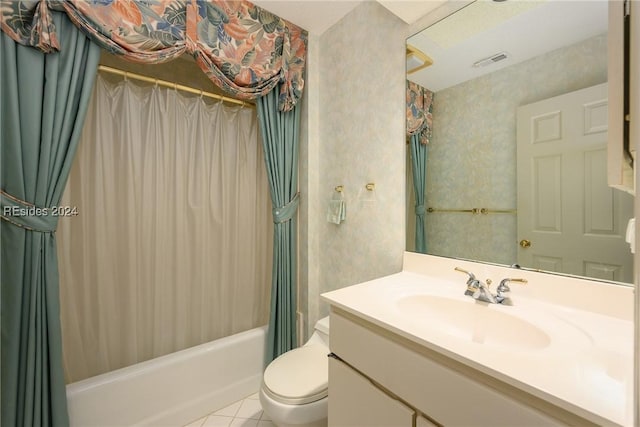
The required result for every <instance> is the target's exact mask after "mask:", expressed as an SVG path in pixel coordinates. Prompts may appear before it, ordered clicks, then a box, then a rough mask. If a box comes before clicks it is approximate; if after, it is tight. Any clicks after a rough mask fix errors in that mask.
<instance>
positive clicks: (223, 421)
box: [202, 415, 233, 427]
mask: <svg viewBox="0 0 640 427" xmlns="http://www.w3.org/2000/svg"><path fill="white" fill-rule="evenodd" d="M232 422H233V417H225V416H222V415H209V416H208V417H207V419H206V420H205V422H204V424H203V425H202V427H229V426H230V425H231V423H232Z"/></svg>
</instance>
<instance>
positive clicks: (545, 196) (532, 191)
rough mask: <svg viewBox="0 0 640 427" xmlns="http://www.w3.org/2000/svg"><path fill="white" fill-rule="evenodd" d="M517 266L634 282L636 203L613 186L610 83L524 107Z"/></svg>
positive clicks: (520, 127)
mask: <svg viewBox="0 0 640 427" xmlns="http://www.w3.org/2000/svg"><path fill="white" fill-rule="evenodd" d="M517 141H518V142H517V143H518V146H517V152H518V155H517V158H518V159H517V171H518V243H519V246H518V263H519V264H520V265H522V266H526V267H532V268H537V269H541V270H548V271H556V272H562V273H568V274H577V275H580V276H590V277H594V278H600V279H605V280H615V281H622V282H633V257H632V255H631V252H630V250H629V245H628V244H626V242H625V239H624V234H625V229H626V225H627V221H628V219H629V218H631V217H632V216H633V198H632V197H631V196H629V195H628V194H626V193H623V192H622V191H619V190H615V189H612V188H610V187H608V186H607V84H606V83H604V84H600V85H597V86H592V87H589V88H586V89H581V90H578V91H575V92H570V93H567V94H564V95H560V96H557V97H553V98H549V99H545V100H542V101H539V102H536V103H533V104H528V105H524V106H521V107H519V108H518V122H517Z"/></svg>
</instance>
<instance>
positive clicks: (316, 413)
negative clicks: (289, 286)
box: [259, 317, 329, 427]
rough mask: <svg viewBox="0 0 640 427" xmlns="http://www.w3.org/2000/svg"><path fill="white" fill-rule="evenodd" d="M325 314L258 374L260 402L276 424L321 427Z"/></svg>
mask: <svg viewBox="0 0 640 427" xmlns="http://www.w3.org/2000/svg"><path fill="white" fill-rule="evenodd" d="M328 354H329V317H325V318H323V319H320V320H318V322H317V323H316V326H315V331H314V333H313V335H312V336H311V338H309V341H307V343H306V344H305V345H303V346H302V347H300V348H296V349H294V350H291V351H288V352H286V353H284V354H282V355H280V356H279V357H278V358H276V359H275V360H273V361H272V362H271V363H270V364H269V366H267V369H265V371H264V375H263V377H262V386H261V387H260V394H259V395H260V403H261V405H262V409H263V411H264V412H265V413H266V414H267V415H268V416H269V417H270V418H271V421H273V423H274V424H276V425H277V426H278V427H294V426H295V427H324V426H326V425H327V414H328V397H327V393H328V382H329V361H328V357H327V355H328Z"/></svg>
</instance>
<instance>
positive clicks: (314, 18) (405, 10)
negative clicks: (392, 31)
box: [252, 0, 446, 35]
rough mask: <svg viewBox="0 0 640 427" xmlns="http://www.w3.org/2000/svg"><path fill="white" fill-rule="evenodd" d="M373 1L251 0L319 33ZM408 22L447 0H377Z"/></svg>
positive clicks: (312, 31)
mask: <svg viewBox="0 0 640 427" xmlns="http://www.w3.org/2000/svg"><path fill="white" fill-rule="evenodd" d="M365 1H376V0H322V1H320V0H253V1H252V2H253V3H255V4H256V5H258V6H260V7H262V8H264V9H267V10H268V11H270V12H272V13H275V14H276V15H278V16H280V17H282V18H284V19H286V20H288V21H291V22H293V23H294V24H296V25H298V26H300V27H302V28H304V29H305V30H307V31H309V32H310V33H311V34H318V35H319V34H322V33H324V32H325V31H326V30H328V29H329V28H330V27H331V26H332V25H334V24H335V23H336V22H338V21H339V20H341V19H342V18H343V17H344V16H345V15H347V14H348V13H349V12H351V11H352V10H353V9H355V7H356V6H358V5H359V4H360V3H363V2H365ZM377 1H378V3H380V4H381V5H383V6H384V7H385V8H387V9H388V10H389V11H391V13H393V14H394V15H396V16H398V17H399V18H400V19H402V20H403V21H405V22H407V23H408V24H411V23H413V22H415V21H417V20H418V19H419V18H421V17H423V16H424V15H426V14H427V13H428V12H430V11H431V10H433V9H435V8H437V7H438V6H440V5H442V4H443V3H445V1H446V0H377Z"/></svg>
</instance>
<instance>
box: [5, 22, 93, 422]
mask: <svg viewBox="0 0 640 427" xmlns="http://www.w3.org/2000/svg"><path fill="white" fill-rule="evenodd" d="M51 18H52V21H51V24H52V25H55V27H56V28H57V36H58V38H59V42H60V44H61V45H62V46H64V49H63V50H62V51H60V52H57V53H50V54H45V53H43V52H41V51H38V50H36V49H33V48H31V47H27V46H22V45H20V44H18V43H16V42H15V41H14V40H12V39H11V38H10V37H9V36H8V35H7V34H6V33H4V32H3V33H2V41H1V43H2V45H1V46H0V59H1V61H0V65H1V68H0V73H1V78H0V81H1V91H2V96H1V97H0V98H1V101H0V129H1V138H2V140H1V143H0V145H1V147H2V172H1V188H0V189H1V190H2V199H1V201H2V206H1V211H0V214H1V215H2V221H0V227H1V230H0V231H1V233H2V237H1V239H2V240H1V242H2V247H1V256H2V259H1V261H0V262H1V265H0V268H1V269H2V270H1V275H2V276H1V277H2V289H1V291H2V301H1V310H2V319H1V320H2V326H1V328H2V330H1V334H2V335H1V358H2V361H1V364H2V365H1V368H2V371H1V375H2V389H1V392H2V395H1V403H2V411H1V412H2V417H1V420H2V425H3V426H56V427H59V426H65V425H68V424H69V419H68V414H67V401H66V390H65V383H64V375H63V367H62V340H61V332H60V302H59V293H58V265H57V255H56V242H55V233H54V231H55V227H56V223H57V221H56V218H55V216H56V215H58V214H59V213H60V212H57V206H58V203H59V201H60V198H61V197H62V193H63V191H64V188H65V184H66V181H67V176H68V173H69V169H70V168H71V162H72V159H73V156H74V154H75V151H76V146H77V144H78V140H79V138H80V133H81V131H82V125H83V121H84V116H85V112H86V109H87V105H88V102H89V98H90V95H91V91H92V87H93V82H94V79H95V75H96V69H97V66H98V60H99V55H100V48H99V47H98V46H97V45H95V44H92V43H91V41H90V40H89V39H88V38H87V37H86V36H85V35H84V34H83V33H82V32H80V30H78V29H77V28H76V27H75V26H74V25H73V24H72V23H71V21H69V19H67V17H66V16H65V15H64V14H62V13H58V12H55V13H53V14H52V16H51Z"/></svg>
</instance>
